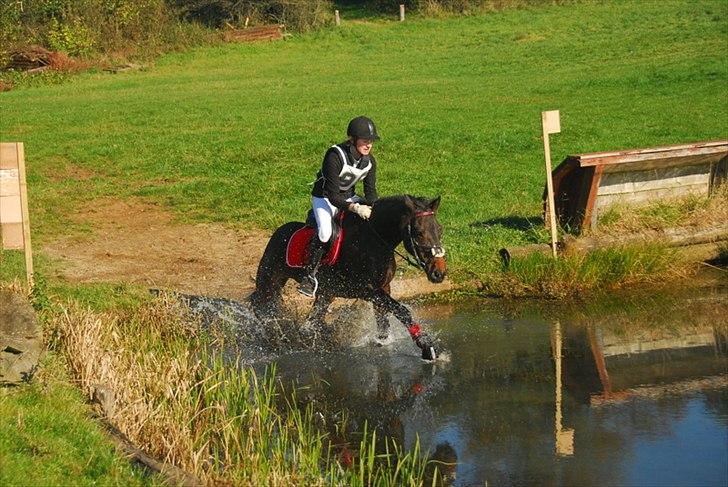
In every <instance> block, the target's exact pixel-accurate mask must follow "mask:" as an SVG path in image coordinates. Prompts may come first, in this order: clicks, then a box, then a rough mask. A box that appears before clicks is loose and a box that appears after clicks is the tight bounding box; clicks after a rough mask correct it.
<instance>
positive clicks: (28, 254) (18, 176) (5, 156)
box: [0, 142, 33, 289]
mask: <svg viewBox="0 0 728 487" xmlns="http://www.w3.org/2000/svg"><path fill="white" fill-rule="evenodd" d="M0 228H1V229H2V230H1V231H0V233H2V247H3V248H5V249H23V250H24V251H25V275H26V278H27V281H28V288H29V289H32V288H33V251H32V246H31V243H30V216H29V212H28V188H27V185H26V182H25V148H24V147H23V143H22V142H18V143H2V144H0Z"/></svg>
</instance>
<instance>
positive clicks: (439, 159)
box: [0, 0, 728, 278]
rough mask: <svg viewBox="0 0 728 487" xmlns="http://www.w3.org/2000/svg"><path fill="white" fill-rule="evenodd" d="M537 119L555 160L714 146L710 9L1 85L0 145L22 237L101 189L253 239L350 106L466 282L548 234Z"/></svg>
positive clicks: (524, 15)
mask: <svg viewBox="0 0 728 487" xmlns="http://www.w3.org/2000/svg"><path fill="white" fill-rule="evenodd" d="M552 109H559V110H561V127H562V133H561V134H558V135H554V136H552V139H551V147H552V153H553V159H554V162H559V161H561V160H562V159H563V158H564V156H565V155H566V154H569V153H579V152H589V151H603V150H616V149H626V148H634V147H648V146H655V145H663V144H674V143H685V142H692V141H701V140H710V139H719V138H726V137H728V2H725V1H722V0H703V1H695V2H692V1H691V2H686V1H649V0H644V1H636V0H635V1H612V2H596V3H591V4H589V3H587V4H583V5H578V6H553V7H541V8H534V9H527V10H510V11H503V12H498V13H488V14H484V15H478V16H466V17H452V18H445V19H418V18H408V20H407V21H406V22H403V23H400V22H389V21H373V22H346V19H344V23H343V25H342V27H340V28H334V27H331V28H330V29H325V30H322V31H319V32H315V33H312V34H308V35H304V36H298V35H296V36H291V37H290V38H288V39H287V40H285V41H281V42H271V43H260V44H249V45H239V44H228V45H221V46H215V47H207V48H201V49H197V50H194V51H191V52H186V53H182V54H174V55H168V56H166V57H164V58H162V59H159V60H158V62H157V63H156V64H155V65H154V66H153V67H150V68H149V69H146V70H144V71H138V72H127V73H121V74H115V75H114V74H108V73H102V72H99V73H88V74H84V75H80V76H78V77H76V78H74V79H73V80H71V81H70V82H66V83H64V84H60V85H53V86H44V87H39V88H28V89H19V90H16V91H10V92H7V93H2V94H0V139H2V140H3V141H23V142H24V143H25V151H26V160H27V164H28V174H29V192H30V199H31V206H32V208H31V211H32V213H31V216H32V220H33V221H32V223H33V231H34V238H35V240H34V243H40V244H42V243H43V242H47V241H49V240H51V239H53V238H56V237H58V236H61V235H66V234H68V233H71V232H77V231H81V230H83V229H82V228H79V227H74V226H72V225H70V224H69V222H68V220H67V217H68V215H69V214H71V213H72V212H73V211H74V209H75V208H78V207H79V206H80V205H82V204H85V203H87V202H89V201H91V200H93V199H95V198H100V197H112V198H127V197H130V196H143V197H146V198H150V199H152V200H154V201H157V202H160V203H163V204H164V205H166V206H168V207H169V208H171V209H172V210H173V211H175V212H176V213H177V214H178V215H179V217H180V218H181V219H183V220H189V221H219V222H224V223H226V224H230V225H234V226H237V227H240V228H262V229H266V230H272V229H274V228H275V227H276V226H277V225H279V224H281V223H283V222H286V221H289V220H298V219H302V218H303V217H304V215H305V212H306V210H307V208H308V206H309V191H310V186H309V183H310V182H311V181H312V180H313V177H314V174H315V172H316V170H317V169H318V167H319V165H320V163H321V158H322V156H323V153H324V151H325V150H326V148H327V147H328V146H329V145H330V144H332V143H336V142H339V141H341V140H342V139H343V138H344V131H345V128H346V123H347V122H348V120H349V119H350V118H352V117H354V116H357V115H360V114H365V115H368V116H370V117H372V118H373V119H374V120H375V121H376V123H377V124H378V128H379V131H380V134H381V136H382V140H381V141H380V142H379V143H378V144H377V145H376V146H375V149H374V153H375V154H376V156H377V159H378V161H379V163H380V168H379V189H380V193H381V194H383V195H387V194H399V193H410V194H415V195H426V196H433V197H434V196H437V195H442V198H443V199H442V206H441V211H440V217H439V218H440V221H441V223H443V225H444V226H445V232H446V236H445V244H446V246H447V249H448V255H449V259H450V265H451V269H452V270H453V272H454V275H455V276H458V277H460V278H465V277H469V276H474V275H475V276H477V275H479V274H481V273H486V272H489V271H491V270H493V269H495V268H496V266H497V255H496V251H497V249H498V248H499V247H502V246H505V245H516V244H521V243H528V242H533V241H537V240H542V241H547V234H546V233H545V232H544V231H543V230H542V228H541V227H542V220H541V211H542V203H541V195H542V191H543V185H544V169H543V146H542V142H541V138H540V133H541V128H540V112H541V111H542V110H552ZM140 218H143V216H142V215H140ZM531 224H533V225H534V228H532V229H530V228H529V226H530V225H531Z"/></svg>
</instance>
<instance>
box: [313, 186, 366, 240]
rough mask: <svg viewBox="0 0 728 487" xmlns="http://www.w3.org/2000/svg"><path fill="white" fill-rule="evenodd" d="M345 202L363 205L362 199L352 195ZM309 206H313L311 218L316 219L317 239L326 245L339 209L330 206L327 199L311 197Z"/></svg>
mask: <svg viewBox="0 0 728 487" xmlns="http://www.w3.org/2000/svg"><path fill="white" fill-rule="evenodd" d="M346 201H348V202H350V203H364V198H362V197H361V196H357V195H354V196H352V197H351V198H349V199H347V200H346ZM311 206H313V216H315V217H316V228H318V238H319V240H320V241H322V242H324V243H326V242H328V241H329V239H330V238H331V234H332V233H333V226H332V225H333V220H334V217H335V216H336V215H337V214H338V213H339V209H338V208H337V207H335V206H334V205H332V204H331V202H330V201H329V199H328V198H318V197H316V196H311Z"/></svg>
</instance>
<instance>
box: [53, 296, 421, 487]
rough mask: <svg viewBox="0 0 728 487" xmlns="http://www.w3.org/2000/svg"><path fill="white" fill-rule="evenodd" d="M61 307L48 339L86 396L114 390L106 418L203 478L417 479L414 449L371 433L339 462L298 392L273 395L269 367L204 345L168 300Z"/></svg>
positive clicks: (250, 481)
mask: <svg viewBox="0 0 728 487" xmlns="http://www.w3.org/2000/svg"><path fill="white" fill-rule="evenodd" d="M60 309H61V311H60V312H58V313H56V312H54V313H52V316H51V317H50V319H49V325H50V326H49V327H48V332H49V335H50V336H49V339H50V341H51V343H52V344H53V345H54V346H55V347H57V348H58V349H59V350H60V351H61V352H62V353H63V354H64V356H65V358H66V360H67V362H68V363H69V366H70V368H71V370H72V373H73V375H74V376H75V377H76V378H77V379H78V382H79V385H80V387H81V389H82V390H83V391H84V393H85V394H86V396H87V397H88V398H92V397H93V396H94V391H95V390H96V388H97V387H99V386H103V387H104V388H105V389H107V390H110V391H113V394H114V396H115V407H114V408H113V411H111V412H110V413H109V416H110V417H109V419H110V420H111V421H112V422H113V423H114V424H115V425H116V426H117V427H118V428H119V429H120V430H121V431H122V432H123V433H125V434H126V435H127V436H128V437H129V438H130V439H131V440H132V441H133V442H134V443H136V444H137V445H139V446H140V447H141V448H142V449H144V450H146V451H147V452H149V453H150V454H152V455H154V456H156V457H157V458H160V459H163V460H164V461H166V462H169V463H172V464H174V465H176V466H178V467H180V468H182V469H184V470H185V471H187V472H190V473H192V474H194V475H196V476H197V477H199V478H200V479H202V480H203V481H204V482H206V483H228V482H232V483H234V484H235V485H324V484H326V485H330V484H334V485H340V484H345V485H372V484H374V485H418V484H420V483H421V479H422V476H423V475H424V468H425V462H424V461H423V460H422V457H421V455H420V453H419V451H415V452H411V453H405V452H404V451H402V450H400V449H398V448H397V447H396V446H394V449H393V450H391V451H390V452H389V453H391V454H381V453H377V452H375V451H374V448H373V446H371V445H373V444H374V438H373V437H372V435H371V434H370V435H366V434H365V436H364V439H363V440H362V442H361V444H360V445H359V450H358V451H359V452H361V453H360V454H359V455H358V457H357V456H356V454H355V458H356V460H354V463H353V468H346V467H344V466H342V465H341V464H340V462H339V461H338V457H337V455H336V451H335V449H334V447H333V446H332V445H331V444H330V443H329V442H328V439H327V434H326V433H325V432H322V431H320V430H319V429H318V428H317V427H316V426H315V424H316V423H315V419H314V411H313V409H312V408H311V407H305V408H303V409H301V408H299V407H297V406H295V404H296V400H295V394H291V393H289V394H286V395H282V394H280V392H281V390H280V386H279V385H277V384H276V382H275V371H270V372H271V373H268V374H266V375H265V377H264V378H259V377H257V376H256V374H255V373H254V372H253V371H252V370H249V369H246V368H242V367H240V366H239V365H238V364H235V363H232V364H231V363H224V362H223V360H222V359H221V358H220V357H217V356H214V355H212V354H210V353H208V352H207V350H210V349H211V348H214V347H209V345H210V338H209V337H208V336H203V335H202V334H201V333H200V332H199V330H200V328H199V326H198V323H197V322H196V320H195V319H194V318H193V316H191V315H190V313H189V311H188V310H187V309H186V308H184V307H183V306H182V305H181V304H179V303H178V302H177V301H175V300H174V299H172V298H169V297H165V296H162V297H160V298H159V299H157V300H155V301H153V302H150V303H147V304H143V305H141V306H140V307H139V308H138V309H135V310H133V311H128V312H123V313H121V312H106V313H101V312H93V311H90V310H86V309H82V308H80V307H79V306H78V305H77V304H74V303H67V304H65V305H64V306H61V307H60ZM282 397H288V398H289V399H288V400H286V401H284V402H281V398H282ZM354 451H356V450H354ZM357 462H358V465H357ZM351 466H352V465H350V467H351Z"/></svg>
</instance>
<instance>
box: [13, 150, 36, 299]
mask: <svg viewBox="0 0 728 487" xmlns="http://www.w3.org/2000/svg"><path fill="white" fill-rule="evenodd" d="M16 148H17V151H18V152H17V160H18V174H19V176H20V202H21V205H20V206H21V208H22V211H23V240H24V244H23V247H24V248H25V275H26V278H27V281H28V287H29V288H30V289H33V285H34V278H33V250H32V249H33V247H32V245H31V243H30V212H29V210H28V186H27V183H26V181H27V180H26V175H25V146H24V145H23V143H22V142H18V143H17V144H16Z"/></svg>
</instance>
